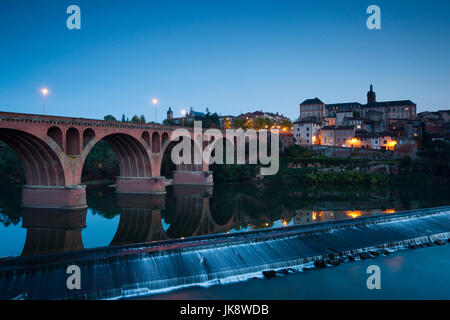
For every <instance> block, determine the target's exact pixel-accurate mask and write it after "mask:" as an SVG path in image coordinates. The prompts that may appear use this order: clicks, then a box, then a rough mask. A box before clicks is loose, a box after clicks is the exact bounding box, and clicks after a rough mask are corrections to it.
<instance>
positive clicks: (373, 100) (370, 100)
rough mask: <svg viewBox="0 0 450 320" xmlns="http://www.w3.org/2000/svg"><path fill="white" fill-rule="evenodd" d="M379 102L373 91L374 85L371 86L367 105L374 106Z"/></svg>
mask: <svg viewBox="0 0 450 320" xmlns="http://www.w3.org/2000/svg"><path fill="white" fill-rule="evenodd" d="M376 102H377V99H376V95H375V92H374V91H373V85H370V91H369V92H367V104H374V103H376Z"/></svg>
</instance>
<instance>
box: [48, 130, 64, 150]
mask: <svg viewBox="0 0 450 320" xmlns="http://www.w3.org/2000/svg"><path fill="white" fill-rule="evenodd" d="M47 135H48V136H49V137H50V138H52V139H53V141H55V142H56V143H57V144H58V146H59V147H60V148H61V149H64V148H63V134H62V130H61V129H60V128H58V127H56V126H54V127H51V128H49V129H48V130H47Z"/></svg>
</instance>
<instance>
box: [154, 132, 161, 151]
mask: <svg viewBox="0 0 450 320" xmlns="http://www.w3.org/2000/svg"><path fill="white" fill-rule="evenodd" d="M160 151H161V144H160V140H159V133H158V132H153V134H152V152H153V153H159V152H160Z"/></svg>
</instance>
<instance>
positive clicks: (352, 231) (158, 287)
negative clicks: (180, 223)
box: [0, 207, 450, 299]
mask: <svg viewBox="0 0 450 320" xmlns="http://www.w3.org/2000/svg"><path fill="white" fill-rule="evenodd" d="M449 237H450V207H440V208H433V209H424V210H415V211H408V212H403V213H398V214H393V215H379V216H370V217H363V218H359V219H356V220H352V219H347V220H340V221H332V222H324V223H317V224H314V225H302V226H293V227H284V228H281V229H271V230H262V231H251V232H245V233H235V234H220V235H209V236H201V237H193V238H189V239H185V240H168V241H162V242H158V243H145V244H141V245H125V246H116V247H105V248H99V249H88V250H83V251H78V252H69V253H59V254H52V255H41V256H32V257H19V258H8V259H3V260H0V298H1V299H12V298H15V297H19V296H21V297H25V298H28V299H73V298H75V299H80V298H81V299H99V298H100V299H114V298H124V297H136V296H140V295H146V294H152V293H160V292H167V291H170V290H174V289H177V288H182V287H187V286H193V285H204V286H207V285H212V284H218V283H226V282H232V281H240V280H245V279H248V278H250V277H255V276H261V275H262V272H263V271H265V270H283V271H287V270H301V269H302V268H303V267H305V266H310V265H314V262H315V261H319V262H321V263H322V265H323V266H325V265H327V263H326V262H328V263H330V261H332V260H333V261H336V260H340V261H348V260H349V259H350V260H353V259H355V258H356V259H358V257H361V258H364V257H369V253H366V254H365V255H364V254H361V253H363V252H364V253H365V252H370V256H376V255H377V254H378V253H382V252H386V251H385V250H386V249H387V250H396V249H402V248H406V247H409V246H413V247H414V246H416V245H418V244H421V243H427V244H430V243H431V244H432V243H434V242H435V241H436V242H437V243H440V244H442V243H443V242H442V241H439V240H443V241H447V240H448V239H449ZM383 250H384V251H383ZM329 259H332V260H329ZM72 264H76V265H78V266H79V267H80V269H81V290H68V289H67V286H66V281H67V278H68V277H69V275H68V274H67V273H66V269H67V267H68V266H69V265H72ZM319 265H320V264H319V263H316V266H319Z"/></svg>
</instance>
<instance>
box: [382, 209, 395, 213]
mask: <svg viewBox="0 0 450 320" xmlns="http://www.w3.org/2000/svg"><path fill="white" fill-rule="evenodd" d="M381 212H383V213H395V209H386V210H383V211H381Z"/></svg>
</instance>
